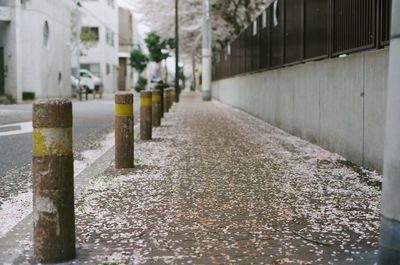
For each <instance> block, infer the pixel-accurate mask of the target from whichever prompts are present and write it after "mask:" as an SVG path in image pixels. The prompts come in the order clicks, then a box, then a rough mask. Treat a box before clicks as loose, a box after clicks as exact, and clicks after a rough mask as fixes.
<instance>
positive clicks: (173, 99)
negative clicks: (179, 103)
mask: <svg viewBox="0 0 400 265" xmlns="http://www.w3.org/2000/svg"><path fill="white" fill-rule="evenodd" d="M171 93H172V99H171V101H172V105H174V103H175V94H176V89H175V88H172V92H171Z"/></svg>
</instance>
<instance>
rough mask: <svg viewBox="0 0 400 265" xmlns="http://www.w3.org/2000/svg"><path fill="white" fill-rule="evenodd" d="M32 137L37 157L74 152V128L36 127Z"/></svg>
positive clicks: (34, 153) (34, 152)
mask: <svg viewBox="0 0 400 265" xmlns="http://www.w3.org/2000/svg"><path fill="white" fill-rule="evenodd" d="M32 137H33V139H32V143H33V155H34V156H35V157H43V156H51V155H56V156H63V155H71V154H72V128H35V129H34V130H33V134H32Z"/></svg>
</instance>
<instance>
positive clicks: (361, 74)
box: [212, 49, 388, 170]
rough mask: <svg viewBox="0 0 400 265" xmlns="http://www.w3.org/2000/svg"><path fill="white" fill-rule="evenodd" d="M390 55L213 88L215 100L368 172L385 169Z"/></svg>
mask: <svg viewBox="0 0 400 265" xmlns="http://www.w3.org/2000/svg"><path fill="white" fill-rule="evenodd" d="M387 68H388V50H387V49H384V50H378V51H369V52H363V53H358V54H354V55H350V56H347V57H344V58H336V59H329V60H322V61H316V62H309V63H305V64H301V65H295V66H291V67H286V68H282V69H277V70H273V71H265V72H259V73H253V74H247V75H241V76H237V77H234V78H230V79H224V80H220V81H216V82H213V85H212V96H213V98H214V99H217V100H220V101H222V102H224V103H227V104H229V105H231V106H233V107H236V108H239V109H242V110H244V111H246V112H248V113H250V114H252V115H254V116H256V117H259V118H261V119H263V120H265V121H266V122H268V123H270V124H273V125H275V126H277V127H279V128H282V129H283V130H285V131H287V132H289V133H291V134H294V135H297V136H299V137H301V138H304V139H306V140H308V141H310V142H313V143H316V144H318V145H320V146H322V147H324V148H326V149H328V150H330V151H332V152H335V153H338V154H341V155H343V156H344V157H346V158H348V159H349V160H351V161H353V162H355V163H357V164H360V165H364V166H365V167H367V168H372V169H377V170H381V169H382V162H383V138H384V132H383V129H384V121H385V110H386V82H387Z"/></svg>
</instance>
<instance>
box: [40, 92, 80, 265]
mask: <svg viewBox="0 0 400 265" xmlns="http://www.w3.org/2000/svg"><path fill="white" fill-rule="evenodd" d="M32 124H33V135H32V136H33V137H32V147H33V150H32V151H33V158H32V173H33V250H34V257H35V259H36V260H37V261H38V262H44V263H50V262H62V261H68V260H71V259H74V258H75V213H74V164H73V151H72V103H71V102H70V101H69V100H66V99H48V100H37V101H35V102H34V104H33V114H32Z"/></svg>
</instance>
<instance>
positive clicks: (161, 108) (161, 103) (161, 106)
mask: <svg viewBox="0 0 400 265" xmlns="http://www.w3.org/2000/svg"><path fill="white" fill-rule="evenodd" d="M159 91H160V113H161V118H164V105H165V104H164V94H165V93H164V91H165V89H164V87H160V88H159Z"/></svg>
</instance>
